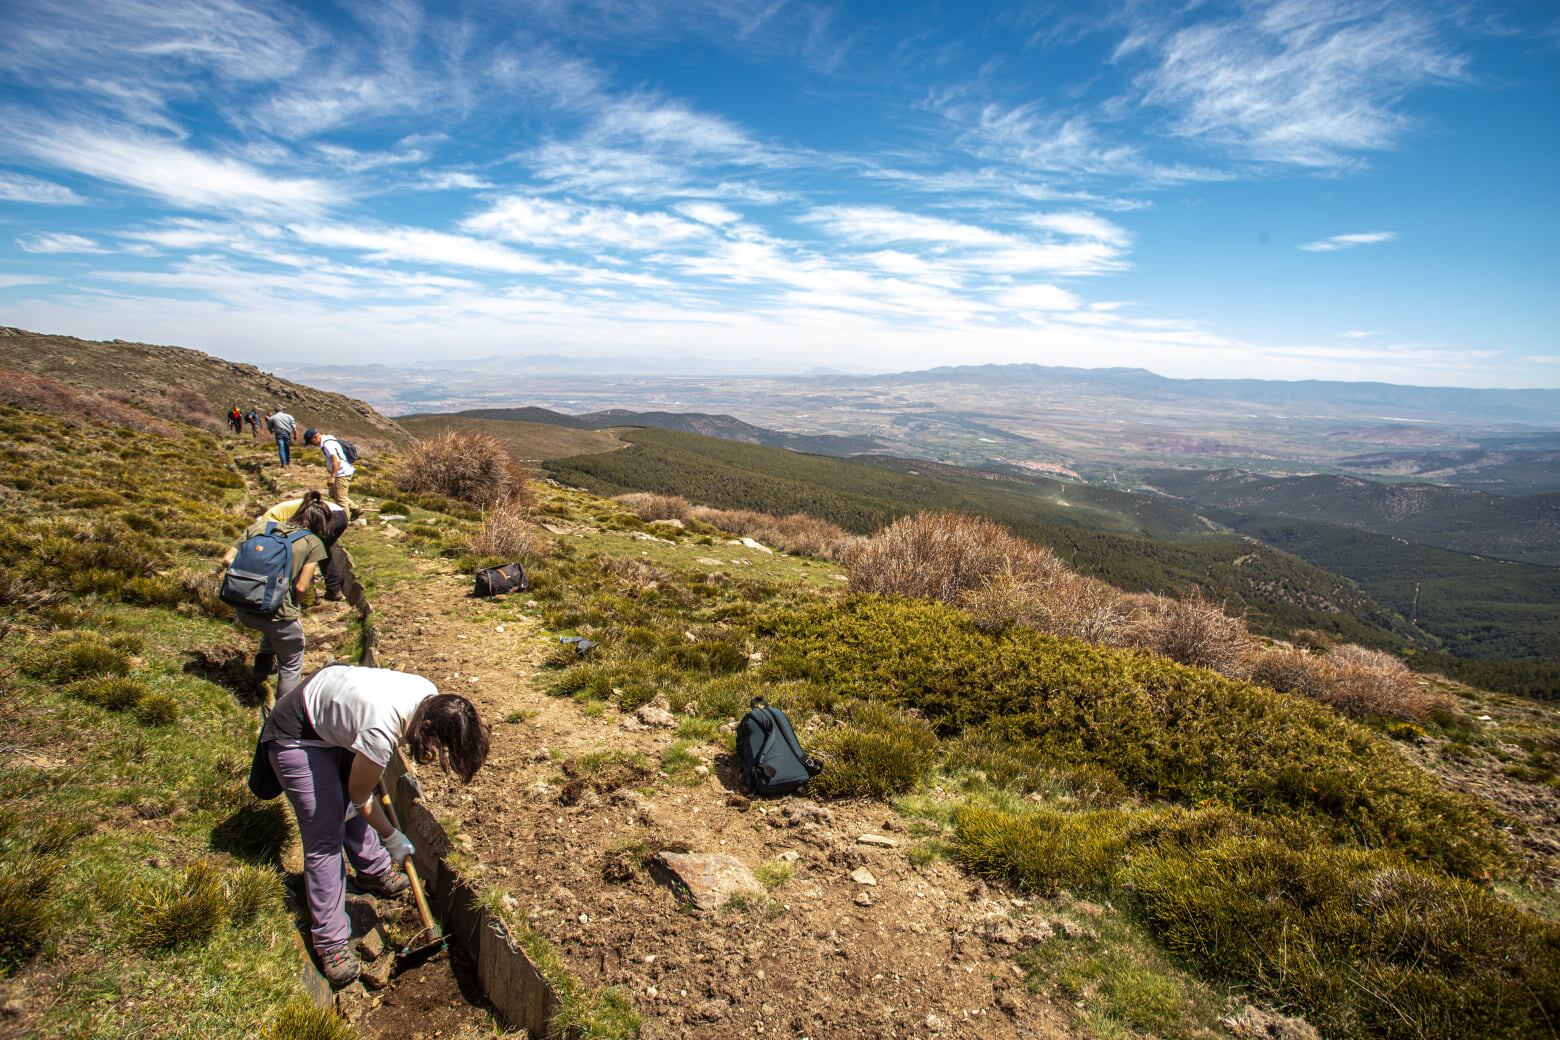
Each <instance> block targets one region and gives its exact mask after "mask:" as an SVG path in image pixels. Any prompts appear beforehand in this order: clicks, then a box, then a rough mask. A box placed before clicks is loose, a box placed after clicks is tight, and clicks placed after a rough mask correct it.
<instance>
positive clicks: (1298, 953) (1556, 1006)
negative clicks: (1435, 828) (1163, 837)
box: [1125, 836, 1560, 1040]
mask: <svg viewBox="0 0 1560 1040" xmlns="http://www.w3.org/2000/svg"><path fill="white" fill-rule="evenodd" d="M1125 881H1126V884H1127V885H1128V886H1129V887H1130V889H1131V891H1132V892H1133V893H1134V894H1135V896H1136V898H1137V900H1138V904H1139V907H1140V910H1139V913H1140V914H1141V916H1142V918H1143V920H1144V922H1145V923H1146V924H1147V926H1148V927H1149V929H1150V930H1151V931H1153V932H1154V933H1155V934H1156V935H1157V936H1158V938H1159V939H1160V941H1161V942H1163V943H1164V944H1165V945H1166V946H1167V947H1168V948H1170V949H1172V950H1176V951H1179V952H1181V953H1182V954H1183V955H1184V956H1186V957H1188V958H1189V959H1190V960H1191V961H1192V962H1193V963H1194V964H1195V965H1196V966H1197V967H1199V968H1200V969H1201V970H1203V971H1205V972H1207V973H1209V974H1211V975H1214V976H1216V977H1228V978H1232V979H1237V980H1240V981H1241V982H1243V983H1245V984H1247V985H1251V986H1253V987H1255V989H1256V990H1257V991H1258V992H1259V993H1261V994H1262V995H1263V996H1264V997H1266V998H1267V999H1269V1000H1270V1001H1272V1002H1273V1003H1275V1004H1277V1005H1281V1006H1285V1005H1289V1006H1298V1007H1300V1008H1301V1009H1303V1010H1304V1012H1305V1014H1306V1017H1307V1018H1308V1019H1310V1021H1311V1022H1312V1023H1313V1024H1315V1025H1316V1026H1318V1027H1319V1028H1320V1030H1321V1031H1322V1033H1323V1035H1325V1036H1348V1037H1362V1038H1363V1037H1372V1038H1375V1037H1382V1038H1403V1040H1409V1038H1414V1040H1418V1038H1422V1037H1469V1038H1472V1037H1513V1038H1515V1037H1537V1036H1547V1035H1549V1030H1550V1029H1551V1028H1552V1023H1553V1022H1555V1021H1556V1016H1557V1015H1560V929H1557V928H1556V926H1555V925H1553V924H1550V923H1547V922H1543V921H1539V920H1537V919H1536V918H1532V917H1529V916H1527V915H1525V914H1523V913H1522V912H1520V911H1518V910H1517V909H1515V908H1514V907H1512V906H1510V905H1509V904H1507V903H1504V902H1502V901H1501V900H1500V899H1498V898H1497V897H1495V896H1493V895H1491V894H1489V893H1488V892H1485V891H1482V890H1480V889H1478V888H1475V887H1474V886H1473V885H1470V884H1468V883H1467V882H1463V881H1458V880H1455V879H1452V878H1447V877H1444V876H1437V875H1434V874H1428V873H1421V872H1419V871H1416V870H1413V869H1410V868H1407V867H1404V866H1402V865H1400V864H1397V863H1395V862H1394V861H1393V859H1392V857H1389V856H1386V855H1383V854H1381V853H1372V852H1365V851H1361V850H1353V849H1345V848H1327V847H1310V848H1304V847H1295V846H1294V845H1292V844H1291V843H1289V842H1285V841H1278V840H1274V839H1271V838H1265V837H1241V836H1230V837H1226V838H1223V839H1221V840H1217V841H1213V842H1210V843H1208V844H1206V845H1204V846H1202V847H1200V848H1196V849H1184V848H1165V849H1160V850H1156V851H1153V852H1150V853H1148V854H1146V855H1143V856H1141V857H1138V858H1137V859H1135V861H1134V862H1132V863H1131V864H1130V865H1129V866H1128V867H1127V869H1126V876H1125Z"/></svg>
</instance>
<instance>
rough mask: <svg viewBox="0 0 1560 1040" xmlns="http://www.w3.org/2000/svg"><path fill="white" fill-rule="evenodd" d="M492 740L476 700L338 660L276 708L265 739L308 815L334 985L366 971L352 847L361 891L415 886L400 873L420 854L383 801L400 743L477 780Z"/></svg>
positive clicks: (418, 757)
mask: <svg viewBox="0 0 1560 1040" xmlns="http://www.w3.org/2000/svg"><path fill="white" fill-rule="evenodd" d="M490 737H491V732H490V730H489V728H488V726H487V724H486V723H484V722H483V721H482V719H481V717H480V716H479V715H478V714H477V709H476V708H475V707H474V706H473V705H472V703H471V702H470V701H468V700H466V698H464V697H461V696H458V695H456V694H450V693H440V692H439V690H438V687H436V686H434V685H433V683H431V682H429V681H428V680H427V679H425V678H423V677H422V676H420V675H413V674H411V673H409V672H398V671H394V670H392V669H389V668H363V667H357V666H353V665H327V666H326V667H324V668H321V669H320V670H319V671H317V672H315V673H314V674H313V675H311V676H309V678H308V680H307V681H306V682H304V683H303V684H302V685H301V686H299V687H297V688H296V689H295V690H294V691H293V692H292V693H291V694H290V695H289V696H287V697H284V698H282V699H281V700H279V701H277V702H276V710H275V711H273V712H272V713H271V717H270V719H268V720H267V721H266V724H265V727H264V728H263V729H262V731H261V733H260V739H261V741H262V743H263V745H264V749H265V753H266V755H267V757H268V758H269V760H270V763H271V768H272V769H274V770H275V771H276V778H277V780H278V781H279V782H280V784H281V787H282V790H283V791H285V792H286V794H287V800H288V801H289V802H291V803H292V807H293V812H294V813H295V814H296V815H297V817H298V830H299V832H300V833H301V835H302V838H303V864H304V890H305V892H306V893H307V895H308V903H309V918H310V922H311V926H310V935H311V937H312V939H313V943H314V952H315V953H316V954H318V955H319V958H320V966H321V968H322V969H323V970H324V972H325V977H326V978H328V979H330V981H331V982H332V983H333V984H335V985H337V986H344V985H346V984H347V983H349V982H351V981H352V980H353V979H355V978H357V976H358V972H359V970H360V968H361V965H360V964H359V962H358V958H357V955H356V954H355V953H353V951H352V945H351V940H352V927H351V923H350V922H349V921H348V919H347V911H346V881H347V873H346V867H345V866H344V865H343V864H342V857H341V854H342V850H343V849H345V851H346V854H347V858H348V859H350V860H351V861H352V868H353V870H354V871H356V874H357V877H356V882H357V885H358V887H359V888H362V889H364V890H365V891H367V892H370V893H372V894H374V895H377V896H381V897H391V898H393V897H397V896H399V895H401V894H402V893H403V892H405V891H406V890H407V888H408V886H409V884H410V883H409V882H408V880H407V879H406V878H405V877H404V876H403V875H401V874H399V873H397V872H396V871H395V869H394V867H395V865H397V864H400V863H402V862H404V861H405V859H406V857H407V856H410V855H411V854H412V853H413V852H415V851H416V850H415V849H414V848H413V847H412V843H411V842H410V841H409V840H407V837H406V835H404V834H402V833H401V832H400V831H398V830H396V829H395V828H394V827H393V826H391V824H390V821H389V820H388V819H387V818H386V816H385V813H384V810H383V809H382V808H381V807H380V806H379V805H378V803H377V799H376V798H375V788H376V786H377V785H378V784H379V780H380V777H381V776H382V775H383V774H384V770H385V766H386V765H388V764H389V762H390V758H391V756H393V755H394V754H395V750H396V748H397V747H399V746H400V745H401V744H402V743H405V744H406V745H407V746H408V747H409V748H410V749H411V752H412V758H413V759H414V760H415V761H417V762H419V763H421V764H423V765H431V764H433V763H435V762H437V763H438V764H439V765H440V766H442V767H443V768H444V769H445V770H446V771H448V772H450V773H453V774H454V775H455V776H456V777H458V778H459V779H460V781H461V782H462V783H470V782H471V779H472V777H474V776H475V775H476V774H477V770H479V769H481V768H482V764H483V763H484V762H485V761H487V755H488V745H489V741H490Z"/></svg>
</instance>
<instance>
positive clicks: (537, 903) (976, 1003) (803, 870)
mask: <svg viewBox="0 0 1560 1040" xmlns="http://www.w3.org/2000/svg"><path fill="white" fill-rule="evenodd" d="M360 538H361V539H363V540H365V541H366V540H368V539H393V538H394V536H393V534H387V533H386V531H385V530H384V529H383V527H382V526H379V525H375V526H373V527H371V528H368V529H365V530H363V531H362V532H361V535H360ZM626 550H627V547H625V551H626ZM412 567H413V570H414V572H415V573H414V575H407V576H405V578H404V579H403V580H399V581H397V582H395V583H394V584H391V585H388V586H386V587H382V588H380V589H379V590H378V591H377V592H376V594H375V597H374V605H375V624H376V628H377V630H378V637H379V642H378V655H379V662H380V663H381V664H382V665H386V666H390V667H399V668H406V669H410V670H415V671H418V672H420V673H422V674H424V675H427V676H428V677H429V678H430V679H432V680H433V681H434V682H435V683H437V684H438V685H439V687H440V688H441V689H443V690H446V691H450V692H457V691H458V692H460V693H462V694H464V695H466V696H468V697H470V698H471V699H472V700H473V702H474V703H476V704H477V706H478V707H479V709H480V710H481V711H482V712H483V714H484V716H485V717H486V718H487V719H488V720H489V721H490V722H491V723H492V724H493V727H494V738H493V749H492V754H491V756H490V758H489V760H488V763H487V766H486V767H485V768H484V769H483V771H482V773H481V774H480V775H479V776H478V778H477V780H476V781H475V782H474V783H473V784H472V785H471V786H470V787H466V788H461V787H459V786H457V785H453V784H452V783H450V782H449V781H448V780H447V779H445V778H444V777H442V776H441V775H438V773H437V771H435V770H428V769H424V770H422V779H423V781H424V786H425V789H426V792H427V797H428V799H429V803H430V806H431V808H433V810H434V811H435V813H436V814H437V815H438V816H439V817H440V818H441V819H442V820H444V821H445V822H446V824H447V825H452V827H451V829H452V831H453V832H454V834H455V835H456V846H457V849H458V850H459V854H460V856H461V863H460V867H461V870H462V871H463V873H465V874H466V876H467V877H468V878H469V879H470V880H471V882H472V883H473V884H474V885H475V886H476V887H478V888H482V887H484V886H488V885H501V886H503V887H504V888H506V889H508V890H509V891H510V892H511V893H512V894H513V895H514V897H515V898H516V900H517V902H518V904H519V909H520V910H521V911H522V912H525V913H528V914H529V915H530V917H531V920H532V923H533V926H534V927H535V928H536V929H537V930H538V931H540V932H541V933H542V934H543V935H545V936H546V937H547V938H548V939H550V940H551V941H552V942H553V943H554V944H555V945H556V946H557V947H558V949H559V950H560V951H561V952H562V953H563V955H564V956H565V958H566V960H567V962H568V965H569V967H570V969H571V970H572V971H573V972H574V973H575V974H576V975H578V976H579V977H580V978H581V980H582V981H584V982H586V983H588V984H591V985H616V986H620V987H621V988H622V989H623V991H624V992H625V993H626V994H627V995H628V996H629V997H630V999H631V1000H632V1003H633V1005H634V1007H635V1009H636V1010H637V1011H638V1012H639V1013H640V1014H642V1015H643V1016H644V1019H645V1024H644V1029H643V1035H644V1036H646V1037H667V1038H670V1037H688V1036H697V1037H711V1038H719V1037H739V1036H740V1037H752V1036H754V1035H758V1036H808V1037H811V1038H813V1040H825V1038H853V1040H854V1038H859V1040H867V1038H887V1037H909V1036H928V1035H933V1034H946V1035H949V1036H978V1037H992V1038H1005V1037H1020V1036H1023V1037H1052V1036H1065V1035H1067V1031H1066V1029H1065V1026H1064V1025H1063V1023H1064V1021H1065V1016H1064V1014H1063V1013H1062V1012H1060V1011H1059V1010H1058V1009H1056V1008H1055V1007H1054V1006H1052V1005H1051V1004H1050V1003H1048V1002H1047V1001H1045V1000H1044V999H1042V998H1037V997H1034V996H1031V995H1030V994H1029V993H1028V992H1027V990H1026V989H1025V987H1024V984H1023V980H1022V978H1021V976H1020V973H1019V971H1018V969H1017V968H1016V967H1015V965H1014V963H1013V959H1012V954H1013V952H1014V948H1015V947H1014V946H1013V945H1010V944H1011V943H1015V942H1018V941H1021V936H1020V935H1019V934H1018V932H1017V931H1016V930H1015V929H1014V928H1013V927H1012V926H1011V925H1004V924H1003V922H1006V921H1007V920H1008V916H1009V913H1010V911H1011V910H1012V909H1013V903H1014V901H1012V900H1009V899H1007V898H1005V897H1003V896H1002V895H1001V894H999V893H996V892H994V891H992V890H990V889H988V888H987V887H986V886H985V885H984V884H982V883H980V882H978V881H972V880H971V879H970V878H968V877H967V876H965V875H963V874H962V873H961V872H959V871H958V870H956V869H954V868H952V867H950V866H949V865H947V864H945V863H941V862H934V863H931V864H928V865H924V866H912V865H911V864H910V863H909V862H908V860H907V859H906V857H905V854H904V853H905V850H906V848H907V847H908V846H909V845H910V844H911V842H910V840H909V839H908V836H907V835H905V834H904V833H903V831H902V829H901V824H900V822H899V820H898V819H897V817H896V816H895V814H894V813H893V811H892V810H891V809H888V808H887V807H885V806H883V805H881V804H877V803H853V804H833V805H830V806H827V807H825V806H820V805H817V804H815V803H812V802H808V801H805V800H802V799H783V800H778V801H771V802H765V803H750V802H748V800H747V799H745V798H742V797H741V796H740V795H737V794H736V793H735V791H734V789H733V787H732V786H731V781H730V779H729V765H728V764H727V763H724V762H721V761H717V760H716V758H715V749H714V748H713V747H709V746H707V747H705V748H703V749H702V750H700V751H699V752H698V753H699V754H700V755H701V757H703V758H704V760H705V762H706V764H707V765H708V767H709V768H708V772H707V773H706V774H705V775H696V776H694V777H692V778H691V779H692V781H693V782H692V783H691V784H682V783H673V782H671V781H670V780H669V779H668V778H667V777H665V776H664V775H656V774H655V773H654V772H653V771H652V772H651V773H650V774H649V775H647V776H640V777H637V778H633V779H632V780H628V781H625V782H624V786H621V787H618V788H616V789H610V788H609V789H606V790H601V791H596V790H586V791H584V792H583V793H581V792H580V791H579V790H578V786H579V785H576V787H575V789H572V790H571V791H569V792H565V791H564V787H565V779H566V778H565V776H564V773H563V771H562V769H561V765H562V764H563V763H565V762H567V761H568V760H570V759H575V758H577V757H579V756H583V755H588V754H590V753H593V752H600V751H603V750H617V751H621V752H624V753H628V754H637V755H639V756H641V757H642V758H643V760H645V761H647V762H648V763H650V764H651V765H652V769H653V766H654V764H655V763H658V762H660V761H661V757H662V755H663V753H664V752H665V750H666V748H667V746H668V745H670V744H671V743H672V740H673V736H672V731H671V729H669V728H660V729H657V728H649V729H638V728H625V726H624V725H623V723H624V721H625V719H624V718H623V717H622V716H619V715H617V714H616V713H615V712H612V711H608V712H607V713H606V714H605V715H604V716H602V717H596V718H592V717H588V716H587V715H586V714H584V713H583V712H582V711H581V709H580V707H579V706H578V705H576V704H575V703H574V702H572V701H570V700H568V699H563V698H554V697H550V696H548V695H547V694H546V693H545V692H543V687H544V686H545V684H546V681H547V676H548V675H549V674H553V673H548V672H546V671H544V670H543V668H542V660H543V658H544V656H545V655H546V654H547V653H548V652H549V651H550V650H551V648H552V645H553V644H552V643H551V642H550V640H549V638H548V637H547V635H546V633H544V631H543V629H542V625H541V622H540V621H539V620H538V618H537V616H536V615H537V611H536V609H535V606H534V603H530V604H529V605H528V600H527V598H526V595H525V594H524V593H520V594H517V595H514V596H510V597H506V598H504V599H502V600H488V601H480V600H474V599H471V598H470V597H469V596H468V592H469V589H470V579H469V577H468V576H466V575H464V574H455V573H453V572H452V571H451V570H450V569H449V567H448V565H447V564H445V563H444V562H443V561H439V560H416V561H413V563H412ZM629 726H630V727H634V726H635V724H634V723H632V722H630V723H629ZM867 833H876V834H879V835H883V836H885V837H888V838H890V839H891V840H893V841H895V842H896V843H897V844H896V846H895V847H892V848H882V847H873V846H869V845H865V844H862V843H860V842H859V840H858V839H859V837H860V836H861V835H863V834H867ZM629 847H635V848H641V849H643V848H648V849H650V850H652V851H653V850H656V849H688V850H693V851H697V852H720V853H726V854H729V855H731V856H734V857H736V858H737V859H739V860H741V861H742V862H743V863H744V864H745V865H746V866H748V867H749V868H755V867H758V866H759V865H760V864H763V863H765V862H768V861H772V860H777V859H788V860H794V871H795V874H794V877H793V878H792V879H791V880H788V881H785V882H784V883H782V884H780V885H778V886H777V887H775V888H774V889H773V890H772V891H771V893H770V897H769V899H767V900H765V899H757V900H753V901H751V902H750V903H748V904H747V905H745V906H741V907H740V908H736V907H727V908H725V909H722V910H719V911H715V912H709V913H704V912H695V911H692V910H690V909H688V908H687V907H686V906H685V905H684V903H683V902H682V901H681V900H680V899H679V898H678V897H677V896H676V895H675V894H674V893H673V892H672V891H671V890H669V889H667V888H665V887H663V886H661V885H659V884H657V883H656V882H655V881H654V880H652V878H651V877H650V876H649V875H648V874H647V873H645V872H644V871H643V870H642V869H637V862H634V861H633V859H632V857H631V856H630V857H629V866H628V867H627V868H626V869H625V868H624V866H623V865H622V864H623V863H624V862H625V857H624V856H623V855H622V850H623V849H625V848H629ZM863 867H864V868H866V870H867V871H869V872H870V874H871V875H872V877H873V879H874V881H875V884H870V885H869V884H863V883H860V882H859V880H852V877H851V874H852V872H853V871H856V870H858V869H859V868H863ZM859 877H860V875H858V878H859ZM1067 926H1068V927H1076V926H1078V925H1076V924H1075V923H1074V922H1068V923H1067ZM1042 927H1043V926H1042Z"/></svg>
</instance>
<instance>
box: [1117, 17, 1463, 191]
mask: <svg viewBox="0 0 1560 1040" xmlns="http://www.w3.org/2000/svg"><path fill="white" fill-rule="evenodd" d="M1149 10H1154V9H1152V8H1149ZM1200 14H1201V12H1197V13H1195V14H1194V15H1193V18H1194V19H1196V18H1198V17H1199V15H1200ZM1138 56H1147V57H1148V58H1150V59H1151V60H1152V62H1153V64H1152V65H1151V66H1150V67H1149V68H1148V69H1146V70H1145V71H1144V72H1142V73H1141V75H1140V76H1139V78H1138V85H1139V87H1140V88H1141V89H1142V91H1143V101H1144V103H1145V104H1148V105H1153V106H1159V107H1163V108H1166V109H1169V110H1170V111H1171V112H1172V113H1173V122H1172V124H1171V129H1172V130H1173V131H1174V132H1175V133H1177V134H1179V135H1181V136H1183V137H1187V138H1193V139H1197V140H1202V141H1207V142H1210V143H1213V144H1217V145H1222V146H1227V147H1229V148H1232V149H1234V150H1235V152H1236V154H1238V155H1240V156H1243V157H1246V158H1251V159H1255V160H1258V161H1264V162H1277V163H1286V164H1294V165H1299V166H1310V167H1330V166H1337V165H1340V164H1345V163H1347V162H1349V161H1350V160H1351V158H1352V157H1353V156H1355V155H1357V154H1358V153H1360V152H1365V151H1373V150H1379V149H1384V148H1390V147H1392V146H1393V145H1395V144H1396V143H1397V142H1398V140H1399V139H1400V138H1401V137H1402V136H1403V134H1404V133H1405V132H1406V131H1407V129H1408V128H1409V126H1410V123H1411V121H1410V119H1409V117H1408V116H1407V115H1406V114H1405V113H1404V112H1403V110H1402V105H1401V102H1402V100H1403V99H1404V97H1405V96H1406V95H1407V94H1408V93H1410V92H1411V91H1413V90H1414V89H1416V88H1420V87H1423V86H1426V85H1430V84H1436V83H1446V82H1452V81H1456V80H1458V79H1461V78H1462V77H1463V76H1464V72H1465V68H1466V60H1465V59H1464V58H1463V57H1462V56H1461V55H1460V54H1458V53H1456V52H1455V51H1454V50H1452V49H1451V48H1450V47H1449V46H1448V45H1446V44H1445V43H1443V42H1442V40H1441V39H1440V28H1439V26H1438V25H1437V24H1436V21H1435V18H1434V15H1433V14H1432V13H1431V12H1430V11H1429V10H1428V9H1426V8H1424V7H1422V6H1419V5H1413V4H1409V3H1398V2H1394V0H1265V2H1262V0H1259V2H1255V3H1251V4H1248V5H1243V6H1241V7H1238V8H1236V13H1234V14H1232V15H1229V16H1227V17H1218V16H1214V17H1211V18H1206V19H1203V20H1195V21H1193V22H1192V24H1189V25H1182V26H1172V25H1166V24H1163V23H1155V22H1149V23H1140V24H1138V25H1136V26H1134V31H1133V33H1132V35H1130V36H1129V37H1128V39H1127V40H1126V41H1125V42H1124V43H1123V44H1122V46H1121V47H1120V48H1119V49H1118V51H1117V57H1118V59H1121V60H1130V59H1132V58H1134V57H1138Z"/></svg>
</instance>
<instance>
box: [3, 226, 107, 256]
mask: <svg viewBox="0 0 1560 1040" xmlns="http://www.w3.org/2000/svg"><path fill="white" fill-rule="evenodd" d="M16 244H17V245H19V246H21V247H22V249H23V250H24V251H26V252H28V253H106V252H108V250H106V249H104V248H103V247H102V246H100V245H98V244H97V243H96V242H94V241H93V240H92V239H90V238H86V237H84V236H82V235H72V234H67V233H65V232H58V231H57V232H51V233H49V234H44V235H25V236H23V237H22V238H18V239H17V240H16Z"/></svg>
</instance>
